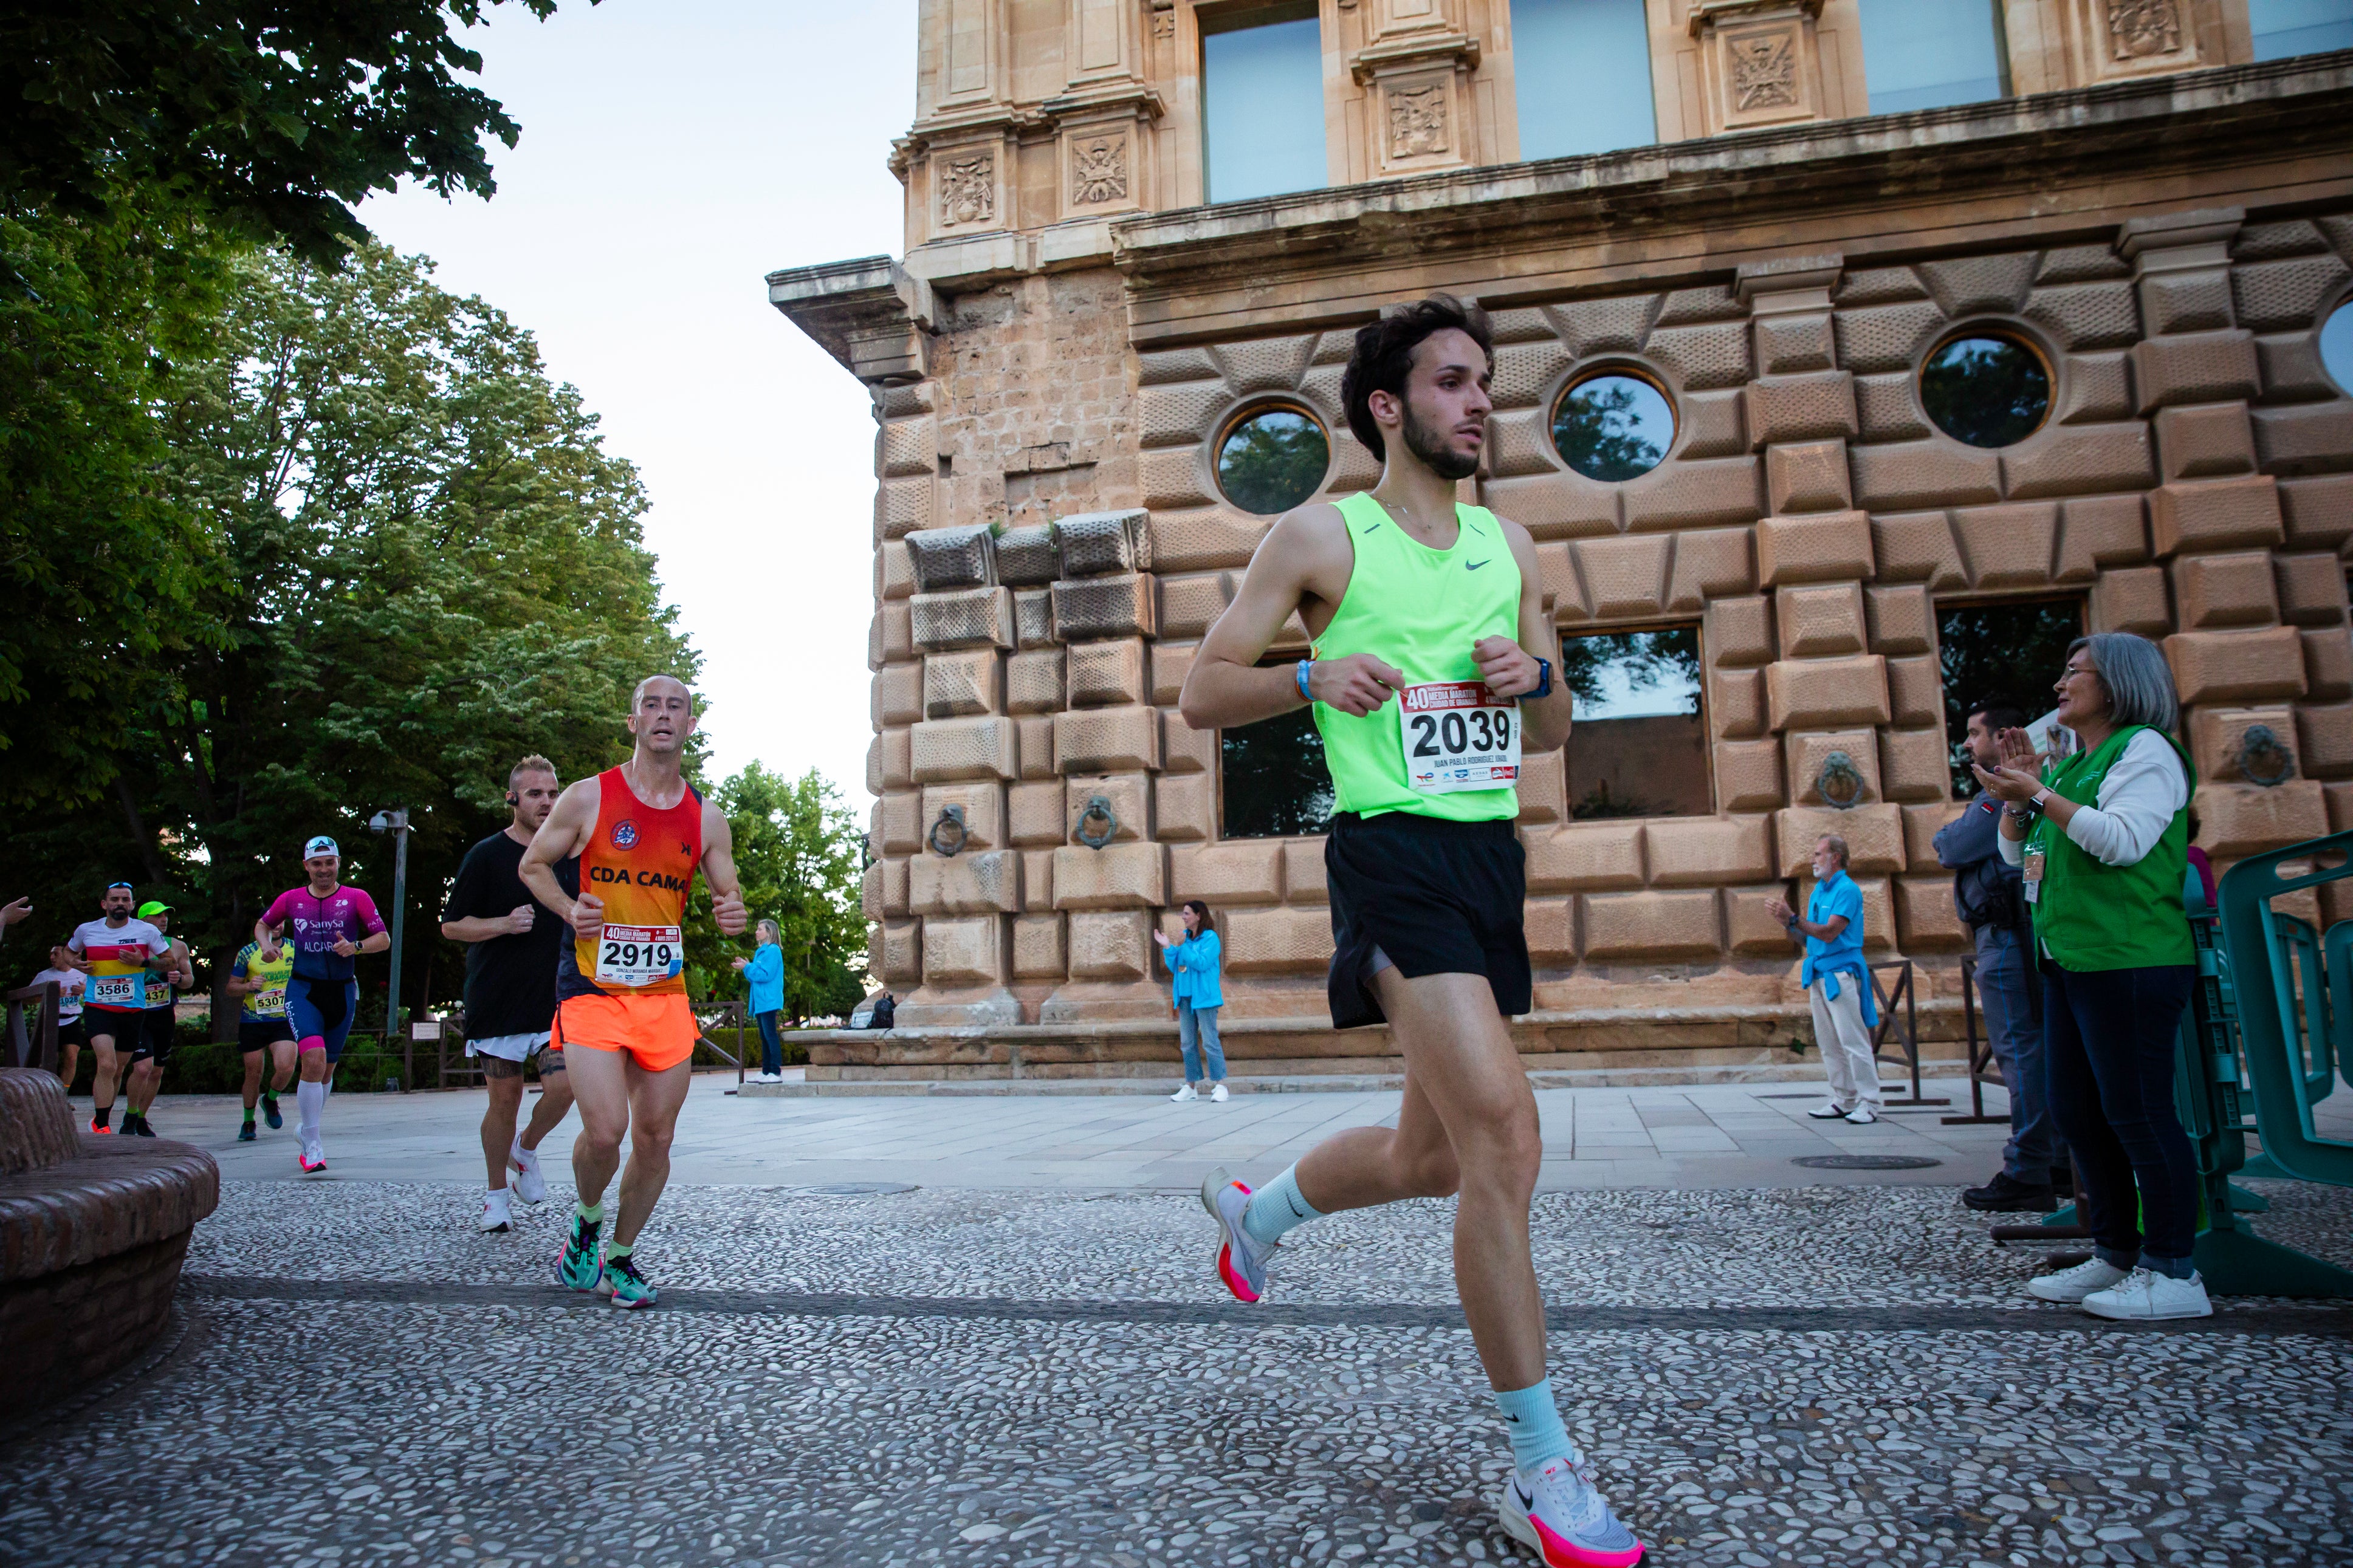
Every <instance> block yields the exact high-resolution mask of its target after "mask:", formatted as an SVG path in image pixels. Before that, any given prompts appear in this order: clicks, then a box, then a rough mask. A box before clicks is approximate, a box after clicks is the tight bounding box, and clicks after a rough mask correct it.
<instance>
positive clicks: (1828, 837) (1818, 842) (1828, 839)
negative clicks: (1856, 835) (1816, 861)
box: [1814, 833, 1846, 871]
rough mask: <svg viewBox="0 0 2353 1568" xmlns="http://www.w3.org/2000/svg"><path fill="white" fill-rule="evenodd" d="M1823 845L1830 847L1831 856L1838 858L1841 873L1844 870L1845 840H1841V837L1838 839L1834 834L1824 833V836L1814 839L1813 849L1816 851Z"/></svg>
mask: <svg viewBox="0 0 2353 1568" xmlns="http://www.w3.org/2000/svg"><path fill="white" fill-rule="evenodd" d="M1825 844H1827V845H1829V846H1830V847H1831V854H1833V855H1835V856H1837V857H1838V858H1839V869H1840V870H1841V871H1843V870H1845V869H1846V840H1845V839H1843V838H1841V837H1839V836H1838V835H1837V834H1835V833H1824V834H1821V835H1819V836H1818V837H1816V838H1815V839H1814V847H1815V848H1817V849H1819V848H1820V847H1822V846H1823V845H1825Z"/></svg>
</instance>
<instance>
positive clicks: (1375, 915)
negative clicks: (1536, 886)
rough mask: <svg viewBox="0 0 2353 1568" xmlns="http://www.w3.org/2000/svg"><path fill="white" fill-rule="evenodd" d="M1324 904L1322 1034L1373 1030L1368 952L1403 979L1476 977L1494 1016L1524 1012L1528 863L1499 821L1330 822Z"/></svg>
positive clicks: (1377, 1019) (1506, 823) (1378, 1019)
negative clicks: (1327, 966) (1328, 950)
mask: <svg viewBox="0 0 2353 1568" xmlns="http://www.w3.org/2000/svg"><path fill="white" fill-rule="evenodd" d="M1324 878H1325V880H1326V882H1327V883H1328V884H1329V887H1330V898H1331V900H1332V944H1333V946H1332V975H1331V981H1330V986H1329V989H1330V993H1331V1001H1332V1026H1333V1027H1335V1028H1338V1029H1355V1028H1361V1027H1362V1026H1365V1025H1366V1024H1378V1023H1382V1022H1384V1021H1385V1020H1384V1018H1383V1016H1382V1014H1381V1005H1380V1004H1379V1003H1378V1002H1377V1001H1376V1000H1375V999H1374V997H1373V993H1372V990H1371V988H1370V986H1369V985H1368V984H1367V982H1368V981H1369V980H1370V979H1371V978H1372V973H1371V970H1372V961H1373V952H1374V950H1375V949H1376V948H1377V949H1378V950H1379V951H1380V952H1381V954H1382V955H1383V956H1384V957H1385V958H1387V959H1388V961H1389V963H1393V964H1395V965H1396V966H1397V969H1398V973H1400V974H1403V975H1404V976H1405V977H1406V978H1407V979H1409V980H1418V979H1419V978H1420V977H1421V976H1423V975H1425V974H1482V975H1484V976H1486V979H1487V985H1488V988H1489V989H1490V990H1492V991H1493V993H1494V994H1495V1010H1496V1011H1497V1012H1499V1013H1501V1014H1503V1015H1504V1016H1505V1017H1510V1016H1514V1014H1519V1013H1525V1012H1526V1011H1528V1010H1529V1008H1530V1007H1531V1006H1532V1005H1534V996H1533V994H1532V993H1531V991H1530V989H1529V984H1528V940H1527V932H1526V930H1525V918H1526V915H1525V910H1526V900H1527V855H1526V853H1525V851H1524V850H1523V849H1521V847H1520V840H1519V836H1518V834H1517V833H1516V832H1514V829H1513V826H1512V823H1511V821H1510V819H1509V818H1504V819H1502V820H1498V821H1492V822H1455V821H1452V820H1451V819H1449V818H1445V817H1436V816H1416V815H1414V814H1412V813H1409V812H1402V811H1391V812H1384V813H1382V814H1381V815H1380V816H1369V817H1366V816H1356V814H1355V813H1353V812H1340V813H1337V814H1335V816H1333V818H1332V829H1331V833H1330V834H1329V836H1328V837H1325V838H1324Z"/></svg>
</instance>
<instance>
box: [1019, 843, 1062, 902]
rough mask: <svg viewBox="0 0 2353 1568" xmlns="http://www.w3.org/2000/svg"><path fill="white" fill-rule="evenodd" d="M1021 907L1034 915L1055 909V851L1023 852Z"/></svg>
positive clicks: (1036, 850)
mask: <svg viewBox="0 0 2353 1568" xmlns="http://www.w3.org/2000/svg"><path fill="white" fill-rule="evenodd" d="M1021 907H1022V908H1023V909H1025V910H1029V912H1030V913H1031V914H1033V915H1038V914H1044V913H1045V912H1046V911H1047V910H1050V909H1052V908H1053V907H1054V851H1053V850H1051V849H1024V850H1023V851H1022V852H1021Z"/></svg>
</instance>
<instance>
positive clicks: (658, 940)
mask: <svg viewBox="0 0 2353 1568" xmlns="http://www.w3.org/2000/svg"><path fill="white" fill-rule="evenodd" d="M685 967H686V945H685V943H684V942H681V940H680V931H679V928H678V927H676V926H616V925H608V926H607V927H606V928H605V929H604V931H602V932H600V933H599V934H598V935H597V938H596V978H597V979H598V980H599V981H600V982H602V983H603V984H607V985H651V984H655V983H656V982H658V981H663V980H668V979H669V978H670V976H671V975H673V974H676V973H679V972H680V971H681V970H682V969H684V968H685Z"/></svg>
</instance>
